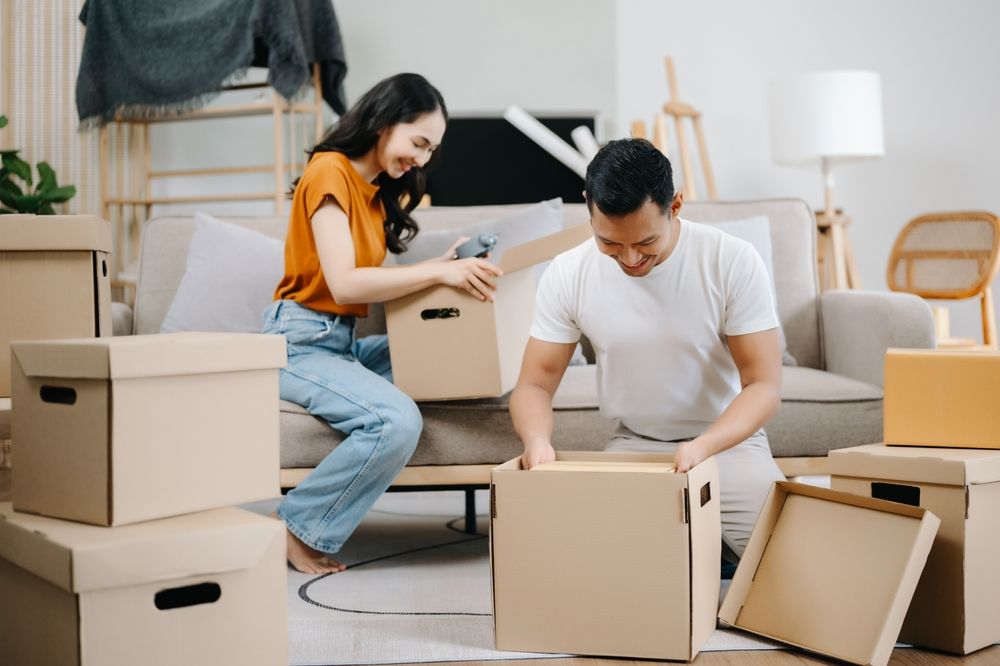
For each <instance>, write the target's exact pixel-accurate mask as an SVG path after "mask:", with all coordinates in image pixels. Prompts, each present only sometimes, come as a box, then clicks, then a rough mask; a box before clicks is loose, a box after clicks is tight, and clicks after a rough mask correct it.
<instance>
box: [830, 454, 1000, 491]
mask: <svg viewBox="0 0 1000 666" xmlns="http://www.w3.org/2000/svg"><path fill="white" fill-rule="evenodd" d="M827 465H828V469H829V471H830V474H833V475H837V476H854V477H863V478H876V479H886V480H890V481H899V480H906V481H911V482H914V483H938V484H944V485H954V486H966V485H976V484H980V483H994V482H996V481H1000V451H995V450H978V449H939V448H925V447H899V446H893V447H889V446H884V445H882V444H865V445H863V446H854V447H851V448H848V449H837V450H834V451H830V453H829V454H828V461H827Z"/></svg>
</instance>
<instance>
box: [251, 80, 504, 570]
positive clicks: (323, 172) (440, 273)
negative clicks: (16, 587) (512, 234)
mask: <svg viewBox="0 0 1000 666" xmlns="http://www.w3.org/2000/svg"><path fill="white" fill-rule="evenodd" d="M446 122H447V110H446V109H445V104H444V100H443V99H442V97H441V94H440V93H439V92H438V91H437V90H436V89H435V88H434V87H433V86H432V85H431V84H430V83H428V82H427V80H426V79H424V78H423V77H422V76H420V75H417V74H398V75H396V76H392V77H390V78H388V79H385V80H384V81H381V82H380V83H378V84H377V85H376V86H375V87H374V88H372V89H371V90H369V91H368V92H367V93H365V95H364V96H363V97H362V98H361V99H360V100H359V101H358V102H357V104H356V105H355V106H354V107H353V108H351V109H350V110H349V111H348V112H347V113H346V114H344V116H343V117H341V118H340V120H339V122H338V123H337V124H336V125H335V126H334V127H333V128H332V129H331V130H330V131H329V132H328V133H327V135H326V136H325V137H324V138H323V140H322V141H321V142H320V143H319V144H318V145H316V147H315V148H313V150H312V151H311V153H310V159H309V164H308V165H307V166H306V170H305V172H304V173H303V175H302V178H300V179H299V180H298V181H297V182H296V183H295V186H294V190H293V193H292V212H291V218H290V221H289V226H288V235H287V238H286V240H285V275H284V277H283V278H282V280H281V282H280V284H279V285H278V288H277V290H276V292H275V303H273V304H272V305H271V307H270V308H268V310H267V311H266V312H265V314H264V328H263V332H264V333H277V334H281V335H284V336H285V337H286V338H287V340H288V366H287V367H286V368H285V369H283V370H282V371H281V383H280V387H281V388H280V390H281V397H282V399H284V400H289V401H291V402H295V403H297V404H299V405H302V406H303V407H305V408H306V409H307V410H308V411H309V413H310V414H313V415H315V416H318V417H321V418H323V419H325V420H326V421H327V422H328V423H329V424H330V426H331V427H333V428H335V429H337V430H340V431H342V432H344V433H345V434H347V438H346V439H344V441H343V442H342V443H341V444H340V445H339V446H337V448H336V449H334V451H333V452H332V453H330V454H329V455H328V456H327V457H326V458H325V459H324V460H323V461H322V462H321V463H320V464H319V465H318V466H317V467H316V469H315V470H314V471H313V472H312V474H310V475H309V476H308V477H307V478H306V479H305V480H304V481H303V482H302V483H301V484H299V486H298V487H297V488H295V489H293V490H291V491H290V492H289V493H288V495H287V496H286V497H285V499H284V500H283V501H282V502H281V504H280V505H279V507H278V510H277V516H278V517H279V518H281V519H282V520H283V521H284V522H285V525H286V527H287V528H288V561H289V562H290V563H291V564H292V566H293V567H295V568H296V569H297V570H299V571H301V572H304V573H330V572H337V571H343V570H344V569H345V568H346V566H345V565H344V564H342V563H340V562H338V561H336V560H335V559H333V558H332V557H330V556H331V555H332V554H334V553H337V552H338V551H339V550H340V548H341V546H343V544H344V542H345V541H347V538H348V537H349V536H350V535H351V533H352V532H353V531H354V528H355V527H357V525H358V523H359V522H360V521H361V519H362V517H364V515H365V513H366V512H367V511H368V509H369V508H370V507H371V505H372V504H373V503H374V502H375V500H376V499H378V497H379V496H380V495H381V494H382V493H383V492H385V489H386V488H388V487H389V484H390V483H392V481H393V479H394V478H395V477H396V475H397V474H398V473H399V471H400V470H401V469H402V468H403V467H404V466H405V465H406V463H407V461H408V460H409V459H410V456H411V455H412V453H413V450H414V448H415V447H416V445H417V439H418V438H419V437H420V430H421V427H422V425H423V424H422V421H421V418H420V412H419V411H418V409H417V407H416V405H415V404H414V403H413V401H412V400H411V399H410V398H409V397H407V396H406V395H405V394H403V393H402V392H401V391H400V390H399V389H397V388H396V387H395V386H394V385H393V384H392V371H391V368H390V362H389V348H388V342H387V340H386V337H385V336H384V335H380V336H370V337H367V338H362V339H355V336H354V325H355V319H356V318H357V317H364V316H367V314H368V304H369V303H376V302H383V301H388V300H392V299H394V298H399V297H401V296H405V295H407V294H410V293H413V292H415V291H419V290H421V289H424V288H426V287H430V286H432V285H437V284H446V285H450V286H453V287H459V288H462V289H465V290H467V291H468V292H469V293H471V294H473V295H474V296H476V297H478V298H479V299H481V300H486V299H492V297H493V290H494V289H495V285H496V282H495V280H496V278H497V277H499V276H500V274H501V273H500V270H499V269H498V268H496V267H495V266H493V265H492V264H490V263H489V262H487V261H485V260H483V259H476V258H470V259H462V260H453V257H454V253H455V248H456V247H457V246H458V245H459V244H460V243H461V242H462V241H464V240H466V239H459V240H457V241H456V242H455V244H454V245H453V246H452V248H451V249H449V250H448V252H446V253H445V254H444V255H442V256H441V257H439V258H437V259H434V260H431V261H427V262H423V263H419V264H414V265H410V266H398V267H397V266H394V267H382V266H381V264H382V260H383V259H384V258H385V255H386V252H387V251H389V252H393V253H400V252H404V251H405V250H406V247H407V242H408V241H410V240H411V239H412V238H413V237H414V236H415V235H416V233H417V225H416V223H415V222H414V220H413V218H412V217H411V215H410V213H411V212H412V210H413V209H414V208H415V207H416V205H417V204H418V203H419V202H420V199H421V197H422V196H423V194H424V184H425V176H424V173H423V167H424V166H425V165H426V164H427V162H428V161H429V160H430V159H431V158H432V156H433V154H434V151H435V150H436V148H437V147H438V146H439V145H440V144H441V138H442V137H443V135H444V131H445V125H446Z"/></svg>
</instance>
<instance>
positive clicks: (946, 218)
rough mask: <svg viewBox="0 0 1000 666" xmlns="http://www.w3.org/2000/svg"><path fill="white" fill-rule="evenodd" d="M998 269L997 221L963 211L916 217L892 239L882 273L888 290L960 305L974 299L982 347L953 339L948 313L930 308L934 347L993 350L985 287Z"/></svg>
mask: <svg viewBox="0 0 1000 666" xmlns="http://www.w3.org/2000/svg"><path fill="white" fill-rule="evenodd" d="M998 268H1000V220H998V219H997V216H996V215H993V214H992V213H986V212H980V211H966V212H954V213H932V214H929V215H921V216H920V217H918V218H915V219H913V220H911V221H910V222H909V224H907V225H906V226H905V227H904V228H903V230H902V231H901V232H900V233H899V236H897V237H896V243H895V244H894V245H893V248H892V254H891V255H890V257H889V266H888V269H887V271H886V275H887V281H888V283H889V289H891V290H893V291H903V292H907V293H911V294H916V295H917V296H920V297H922V298H929V299H942V300H962V299H966V298H973V297H978V298H979V301H980V309H981V311H982V323H983V344H982V345H978V344H977V342H976V341H975V340H973V339H971V338H952V337H950V336H949V335H948V330H947V310H946V309H944V308H935V318H936V319H937V320H938V338H939V339H938V346H939V347H950V348H962V347H968V348H975V347H980V348H988V349H996V348H997V325H996V316H995V314H994V312H993V295H992V293H991V290H990V283H991V282H992V281H993V278H994V277H996V274H997V269H998Z"/></svg>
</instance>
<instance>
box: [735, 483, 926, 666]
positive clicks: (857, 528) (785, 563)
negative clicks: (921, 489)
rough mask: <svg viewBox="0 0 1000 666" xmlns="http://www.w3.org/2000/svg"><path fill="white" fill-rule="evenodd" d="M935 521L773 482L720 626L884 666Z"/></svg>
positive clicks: (921, 513)
mask: <svg viewBox="0 0 1000 666" xmlns="http://www.w3.org/2000/svg"><path fill="white" fill-rule="evenodd" d="M939 523H940V521H939V520H938V518H937V517H936V516H935V515H934V514H932V513H930V512H929V511H925V510H924V509H920V508H917V507H911V506H906V505H903V504H897V503H896V502H889V501H885V500H877V499H871V498H867V497H859V496H857V495H852V494H848V493H839V492H834V491H831V490H826V489H824V488H816V487H813V486H808V485H804V484H798V483H789V482H785V481H780V482H778V483H775V484H774V486H772V488H771V492H770V493H769V494H768V497H767V499H766V500H765V502H764V506H763V508H762V509H761V513H760V517H759V518H758V519H757V524H756V525H755V526H754V530H753V534H752V535H751V536H750V541H749V543H748V544H747V547H746V550H745V551H744V553H743V557H742V559H741V560H740V564H739V566H738V567H737V569H736V574H735V575H734V576H733V582H732V584H731V585H730V587H729V591H728V592H727V594H726V598H725V600H724V601H723V603H722V608H721V609H720V611H719V620H720V621H721V622H722V624H723V625H726V626H730V627H736V628H739V629H743V630H746V631H749V632H751V633H755V634H758V635H761V636H765V637H767V638H772V639H774V640H777V641H781V642H783V643H788V644H791V645H795V646H798V647H801V648H804V649H806V650H811V651H813V652H818V653H820V654H823V655H826V656H828V657H833V658H835V659H841V660H843V661H847V662H851V663H854V664H871V665H873V666H882V665H884V664H886V663H888V661H889V656H890V654H891V653H892V649H893V646H894V645H895V643H896V637H897V636H898V635H899V630H900V627H901V626H902V624H903V616H904V615H905V614H906V609H907V607H908V606H909V603H910V599H911V597H912V596H913V591H914V589H915V588H916V586H917V580H918V579H919V577H920V573H921V571H922V570H923V567H924V563H925V562H926V560H927V554H928V552H930V549H931V544H932V543H933V541H934V535H935V534H936V532H937V529H938V525H939Z"/></svg>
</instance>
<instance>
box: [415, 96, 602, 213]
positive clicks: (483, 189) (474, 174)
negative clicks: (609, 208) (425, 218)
mask: <svg viewBox="0 0 1000 666" xmlns="http://www.w3.org/2000/svg"><path fill="white" fill-rule="evenodd" d="M532 115H535V114H532ZM535 117H536V118H538V120H539V121H540V122H541V123H542V124H543V125H545V126H546V127H548V128H549V129H550V130H552V131H553V132H555V133H556V134H557V135H558V136H559V137H560V138H562V139H563V140H564V141H566V142H567V143H568V144H569V145H571V146H572V145H573V140H572V138H571V137H570V133H571V132H572V131H573V130H574V129H575V128H577V127H579V126H581V125H584V126H586V127H589V128H590V130H591V131H592V132H593V131H594V127H595V118H594V115H593V114H590V115H587V114H580V115H548V116H546V115H537V116H535ZM439 150H440V151H441V155H440V161H439V162H438V164H437V165H436V166H435V167H434V168H433V169H430V170H429V171H428V173H427V193H428V194H429V195H430V197H431V204H432V205H434V206H474V205H482V204H514V203H534V202H536V201H543V200H545V199H553V198H555V197H562V200H563V201H564V202H566V203H582V202H583V194H582V192H583V179H582V178H580V177H579V176H578V175H576V174H575V173H574V172H573V171H571V170H570V169H569V168H568V167H566V166H565V165H563V163H562V162H560V161H559V160H557V159H556V158H554V157H552V156H551V155H549V154H548V153H547V152H546V151H545V150H544V149H543V148H542V147H541V146H539V145H538V144H536V143H535V142H534V141H532V140H531V139H529V138H528V137H527V136H525V135H524V134H523V133H522V132H521V131H520V130H519V129H517V128H516V127H514V126H513V125H511V124H510V123H509V122H507V121H506V120H504V118H503V115H502V114H500V113H497V114H496V115H485V114H483V115H460V116H452V117H451V118H450V119H449V121H448V130H447V131H446V132H445V135H444V139H443V140H442V142H441V147H440V148H439Z"/></svg>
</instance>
